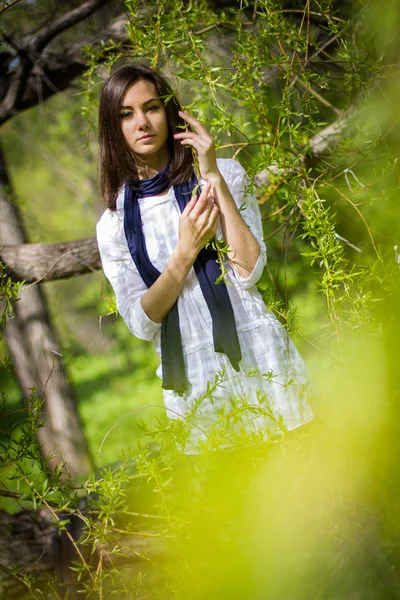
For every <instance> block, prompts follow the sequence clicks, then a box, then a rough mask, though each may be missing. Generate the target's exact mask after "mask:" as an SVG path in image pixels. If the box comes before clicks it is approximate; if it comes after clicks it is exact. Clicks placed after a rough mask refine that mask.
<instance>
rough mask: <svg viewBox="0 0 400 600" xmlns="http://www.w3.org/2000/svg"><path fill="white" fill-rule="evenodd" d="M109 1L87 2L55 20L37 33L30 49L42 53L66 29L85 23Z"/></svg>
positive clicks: (32, 38)
mask: <svg viewBox="0 0 400 600" xmlns="http://www.w3.org/2000/svg"><path fill="white" fill-rule="evenodd" d="M109 1H110V0H86V2H85V3H84V4H82V5H81V6H79V7H78V8H74V9H73V10H70V11H69V12H67V13H65V14H64V15H61V17H58V19H55V20H54V21H53V22H52V23H50V24H49V25H46V26H45V27H43V28H42V29H40V30H39V31H38V32H37V33H35V34H34V35H33V36H32V37H31V39H30V42H29V46H30V48H32V49H33V50H36V52H40V51H41V50H43V48H44V47H45V46H47V44H48V43H49V42H51V40H52V39H54V38H55V37H56V36H57V35H60V33H62V32H63V31H65V30H66V29H70V28H71V27H73V26H74V25H76V24H77V23H80V22H81V21H84V20H85V19H87V18H88V17H90V15H92V14H93V13H94V12H96V10H98V9H99V8H101V7H102V6H103V5H104V4H107V3H108V2H109Z"/></svg>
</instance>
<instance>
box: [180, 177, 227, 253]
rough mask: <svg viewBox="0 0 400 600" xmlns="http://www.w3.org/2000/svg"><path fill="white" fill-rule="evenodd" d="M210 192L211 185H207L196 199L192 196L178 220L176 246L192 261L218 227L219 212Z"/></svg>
mask: <svg viewBox="0 0 400 600" xmlns="http://www.w3.org/2000/svg"><path fill="white" fill-rule="evenodd" d="M210 191H211V184H210V183H207V184H206V185H205V186H204V188H203V191H202V192H201V194H200V196H199V197H198V198H197V196H196V195H194V196H192V198H191V200H190V201H189V202H188V203H187V205H186V206H185V209H184V210H183V212H182V214H181V216H180V219H179V233H178V246H179V247H180V250H181V251H182V252H183V253H184V254H186V256H191V257H193V261H194V260H195V259H196V257H197V255H198V253H199V252H200V250H201V249H202V248H203V247H204V246H205V244H206V243H207V242H208V241H209V240H210V239H211V238H212V237H213V236H214V235H215V233H216V231H217V227H218V225H219V220H220V216H219V210H218V207H217V205H216V204H215V203H214V200H213V198H212V196H211V195H210Z"/></svg>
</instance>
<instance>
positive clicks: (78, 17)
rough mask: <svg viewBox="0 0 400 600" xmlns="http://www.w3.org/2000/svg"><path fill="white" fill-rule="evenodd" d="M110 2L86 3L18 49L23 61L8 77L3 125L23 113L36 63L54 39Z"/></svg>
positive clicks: (1, 114)
mask: <svg viewBox="0 0 400 600" xmlns="http://www.w3.org/2000/svg"><path fill="white" fill-rule="evenodd" d="M107 2H109V0H87V1H86V2H85V3H84V4H82V5H81V6H80V7H78V8H75V9H74V10H71V11H69V12H68V13H66V14H64V15H62V16H61V17H59V18H58V19H55V20H54V21H52V22H51V23H50V24H48V25H46V26H45V27H43V28H42V29H41V30H40V31H38V32H37V33H36V34H34V35H33V36H30V37H29V38H28V40H26V42H25V44H24V45H23V46H22V47H20V50H19V53H20V57H21V62H20V64H19V65H18V67H17V69H16V71H15V72H14V73H13V74H12V75H11V77H10V78H9V83H8V85H7V86H6V89H7V92H6V93H5V96H4V99H3V101H2V103H1V105H0V124H2V123H4V122H5V121H7V120H8V119H9V118H11V117H12V116H14V115H15V114H16V113H17V112H18V111H19V110H20V104H21V102H22V100H23V96H24V93H25V91H26V89H27V84H28V80H29V75H30V73H31V71H32V68H33V65H34V62H36V60H37V61H38V63H39V62H40V58H41V57H40V52H41V51H42V50H43V48H44V47H45V46H46V45H47V44H48V43H49V42H50V41H51V40H52V39H53V38H54V37H56V36H57V35H59V34H60V33H62V32H63V31H65V30H66V29H68V28H70V27H72V26H73V25H76V24H77V23H79V22H80V21H82V20H84V19H86V18H87V17H89V16H90V15H91V14H92V13H94V12H95V11H96V10H98V9H99V8H100V7H101V6H103V5H104V4H106V3H107ZM82 46H83V43H81V44H80V48H82ZM42 68H43V67H42ZM75 76H76V74H75ZM3 87H4V86H3ZM65 87H66V86H65ZM53 93H54V92H53ZM49 95H50V94H49ZM39 97H40V96H39Z"/></svg>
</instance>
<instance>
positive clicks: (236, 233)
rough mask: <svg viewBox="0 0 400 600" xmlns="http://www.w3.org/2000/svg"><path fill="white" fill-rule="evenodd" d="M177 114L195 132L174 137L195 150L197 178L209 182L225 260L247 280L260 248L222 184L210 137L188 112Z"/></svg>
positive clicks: (224, 182)
mask: <svg viewBox="0 0 400 600" xmlns="http://www.w3.org/2000/svg"><path fill="white" fill-rule="evenodd" d="M180 115H181V116H182V118H184V119H185V120H186V121H187V122H188V123H189V125H191V126H192V127H193V128H194V129H195V132H191V131H185V132H182V133H177V134H175V135H174V137H175V138H176V139H178V140H180V141H181V143H182V144H189V145H190V146H192V147H193V148H195V150H196V151H197V154H198V157H199V167H200V173H201V176H202V178H203V179H205V180H206V181H208V182H210V183H211V185H212V195H213V197H214V200H215V203H216V204H217V206H218V208H219V211H220V218H221V227H222V233H223V235H224V240H225V242H226V243H227V244H228V246H229V251H228V258H229V260H230V262H231V264H232V266H233V267H234V268H235V270H236V271H237V273H238V274H239V275H240V276H241V277H243V278H246V277H249V276H250V275H251V273H252V272H253V269H254V267H255V265H256V263H257V259H258V257H259V255H260V245H259V243H258V241H257V240H256V238H255V237H254V235H253V234H252V233H251V231H250V229H249V228H248V226H247V225H246V223H245V221H244V219H243V218H242V215H241V214H240V211H239V209H238V208H237V206H236V204H235V201H234V199H233V197H232V194H231V192H230V191H229V188H228V186H227V184H226V181H225V180H224V178H223V176H222V175H221V173H220V171H219V170H218V167H217V159H216V155H215V147H214V140H213V138H212V136H211V135H210V134H209V132H208V131H207V129H206V128H205V127H204V125H202V124H201V123H200V122H199V121H198V120H197V119H195V118H194V117H192V116H191V115H190V114H189V113H187V112H181V113H180Z"/></svg>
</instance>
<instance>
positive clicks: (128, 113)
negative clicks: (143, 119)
mask: <svg viewBox="0 0 400 600" xmlns="http://www.w3.org/2000/svg"><path fill="white" fill-rule="evenodd" d="M132 114H133V113H131V112H128V111H126V112H122V113H121V114H120V117H121V119H126V118H127V117H130V116H131V115H132Z"/></svg>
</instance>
